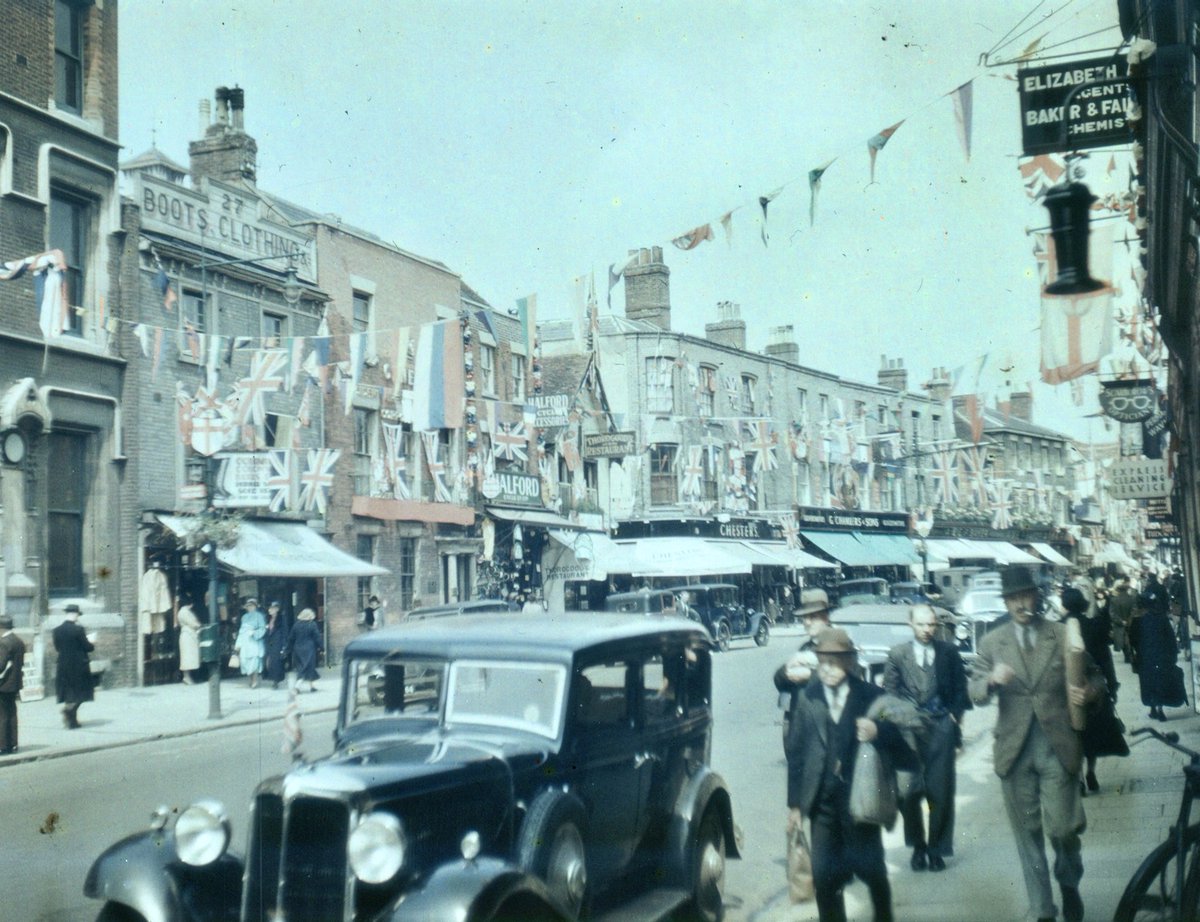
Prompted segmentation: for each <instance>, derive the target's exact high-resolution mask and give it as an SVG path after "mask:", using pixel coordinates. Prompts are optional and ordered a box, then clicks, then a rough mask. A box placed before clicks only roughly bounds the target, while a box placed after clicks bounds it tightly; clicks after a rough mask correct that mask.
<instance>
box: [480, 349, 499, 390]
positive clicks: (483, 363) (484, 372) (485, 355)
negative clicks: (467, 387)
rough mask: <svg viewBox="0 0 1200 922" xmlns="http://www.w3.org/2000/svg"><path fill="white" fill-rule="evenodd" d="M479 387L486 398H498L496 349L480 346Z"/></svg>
mask: <svg viewBox="0 0 1200 922" xmlns="http://www.w3.org/2000/svg"><path fill="white" fill-rule="evenodd" d="M479 386H480V388H481V390H482V392H483V396H485V397H495V396H496V347H495V346H488V345H484V344H483V343H480V345H479Z"/></svg>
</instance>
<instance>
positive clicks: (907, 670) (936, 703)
mask: <svg viewBox="0 0 1200 922" xmlns="http://www.w3.org/2000/svg"><path fill="white" fill-rule="evenodd" d="M932 646H933V676H934V692H935V693H936V695H937V697H936V699H933V700H932V701H931V702H930V703H931V704H932V705H933V708H931V710H933V709H936V708H938V707H940V708H941V709H943V710H945V711H948V712H949V713H950V714H951V715H952V716H953V717H954V720H955V721H956V722H958V721H961V720H962V715H963V711H967V710H970V709H971V707H972V706H973V705H972V704H971V698H970V696H969V695H968V694H967V670H966V668H965V667H964V666H963V661H962V657H961V656H959V653H958V648H957V647H955V646H954V644H952V643H948V642H946V641H944V640H935V641H933V644H932ZM923 672H924V669H923V668H922V667H921V666H918V665H917V658H916V654H915V653H914V652H913V645H912V641H908V642H906V643H902V644H897V645H896V646H894V647H892V649H891V651H890V652H889V653H888V658H887V662H886V663H885V664H884V667H883V687H884V688H885V689H886V690H887V691H888V693H889V694H892V695H895V696H896V697H898V698H904V699H905V700H906V701H911V702H913V703H914V704H917V703H918V702H919V701H920V698H921V688H922V679H923V676H922V673H923Z"/></svg>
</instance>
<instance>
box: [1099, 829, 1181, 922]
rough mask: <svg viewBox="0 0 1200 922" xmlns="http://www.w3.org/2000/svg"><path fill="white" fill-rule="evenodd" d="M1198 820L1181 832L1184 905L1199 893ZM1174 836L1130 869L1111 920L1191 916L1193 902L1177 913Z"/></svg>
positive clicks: (1157, 921) (1168, 921)
mask: <svg viewBox="0 0 1200 922" xmlns="http://www.w3.org/2000/svg"><path fill="white" fill-rule="evenodd" d="M1197 842H1200V824H1196V825H1194V826H1189V827H1188V828H1187V831H1186V832H1184V834H1183V850H1184V855H1183V857H1184V861H1185V862H1186V869H1187V877H1188V879H1187V880H1185V886H1184V899H1185V905H1187V903H1188V902H1190V901H1192V900H1194V899H1195V898H1196V897H1197V896H1200V892H1198V891H1197V888H1198V887H1200V881H1197V879H1196V878H1197V874H1196V868H1195V865H1196V862H1197V859H1198V858H1200V848H1197ZM1177 857H1178V856H1177V855H1176V850H1175V839H1174V837H1172V838H1170V839H1168V840H1167V841H1166V842H1163V843H1162V844H1161V845H1159V846H1158V847H1157V848H1155V849H1154V851H1152V852H1151V853H1150V854H1149V855H1148V856H1147V857H1146V860H1145V861H1143V862H1142V865H1141V867H1139V868H1138V869H1137V870H1136V871H1134V872H1133V876H1132V877H1131V878H1129V884H1128V885H1127V886H1126V887H1125V892H1124V893H1123V894H1121V902H1119V903H1118V904H1117V911H1116V912H1115V913H1114V914H1113V922H1175V920H1177V919H1185V920H1194V919H1196V918H1197V915H1196V912H1197V909H1196V907H1195V906H1192V907H1190V908H1189V909H1188V911H1187V912H1185V913H1182V914H1179V913H1178V907H1177V906H1176V903H1175V875H1176V868H1177V867H1178V865H1177V864H1176V860H1177Z"/></svg>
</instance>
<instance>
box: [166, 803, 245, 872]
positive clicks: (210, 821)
mask: <svg viewBox="0 0 1200 922" xmlns="http://www.w3.org/2000/svg"><path fill="white" fill-rule="evenodd" d="M231 833H232V827H231V826H230V823H229V815H228V814H227V813H226V812H225V805H224V804H222V803H221V802H220V801H216V800H198V801H196V803H194V804H192V805H191V806H190V807H188V808H187V809H186V810H184V811H183V812H182V813H181V814H179V819H177V820H176V821H175V854H176V855H178V856H179V860H180V861H182V862H183V863H184V864H190V865H192V866H193V867H203V866H204V865H207V864H212V863H213V862H214V861H216V860H217V859H218V858H220V857H221V856H222V855H223V854H225V849H226V848H228V847H229V839H230V835H231Z"/></svg>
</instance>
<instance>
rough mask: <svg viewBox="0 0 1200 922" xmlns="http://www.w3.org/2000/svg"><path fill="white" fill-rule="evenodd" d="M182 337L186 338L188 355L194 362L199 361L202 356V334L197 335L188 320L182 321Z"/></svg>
mask: <svg viewBox="0 0 1200 922" xmlns="http://www.w3.org/2000/svg"><path fill="white" fill-rule="evenodd" d="M183 335H184V336H185V337H186V338H187V348H188V355H190V356H191V357H192V358H193V359H194V360H195V361H197V362H198V361H200V359H201V358H202V357H203V356H204V334H203V333H197V332H196V328H195V327H194V326H192V322H191V321H190V320H184V321H183Z"/></svg>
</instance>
